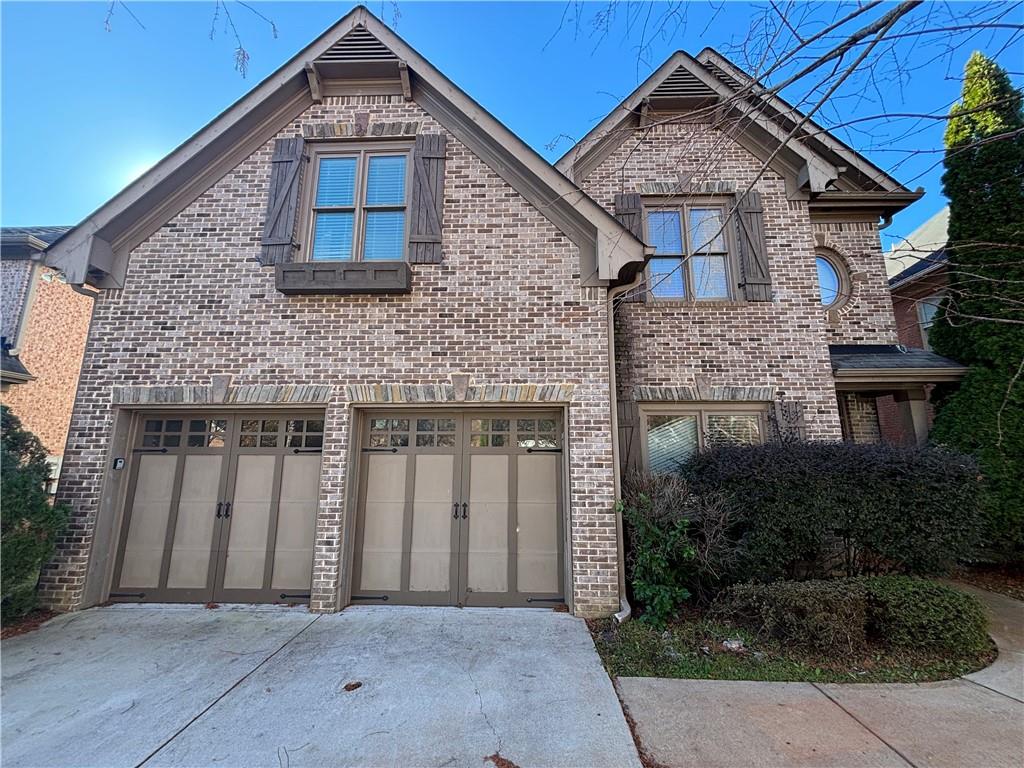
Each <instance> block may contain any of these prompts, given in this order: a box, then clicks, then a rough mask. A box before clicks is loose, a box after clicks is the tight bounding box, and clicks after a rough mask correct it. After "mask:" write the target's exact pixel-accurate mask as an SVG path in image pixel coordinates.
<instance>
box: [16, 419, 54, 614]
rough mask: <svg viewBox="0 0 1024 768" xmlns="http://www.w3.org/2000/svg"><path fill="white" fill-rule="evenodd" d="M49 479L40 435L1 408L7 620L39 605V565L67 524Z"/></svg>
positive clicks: (51, 550)
mask: <svg viewBox="0 0 1024 768" xmlns="http://www.w3.org/2000/svg"><path fill="white" fill-rule="evenodd" d="M49 477H50V465H49V464H48V463H47V461H46V451H45V450H43V446H42V444H41V443H40V442H39V438H37V437H36V436H35V435H33V434H32V433H31V432H28V431H26V430H25V429H23V428H22V426H21V421H20V420H19V419H18V417H17V416H15V415H14V414H13V413H11V410H10V409H9V408H8V407H7V406H6V405H3V406H0V494H2V501H0V591H2V600H0V617H2V621H3V623H5V624H6V623H8V622H9V621H11V620H13V619H16V618H18V617H19V616H22V615H24V614H25V613H28V612H29V611H30V610H32V608H34V607H35V604H36V582H37V581H38V580H39V569H40V568H41V567H42V565H43V564H44V563H45V562H46V561H47V560H49V559H50V557H51V555H53V549H54V542H55V540H56V538H57V534H58V533H60V531H61V530H63V528H64V526H65V525H66V524H67V510H66V509H65V508H64V507H55V506H53V505H52V504H50V497H49V495H48V494H47V492H46V482H47V480H48V479H49Z"/></svg>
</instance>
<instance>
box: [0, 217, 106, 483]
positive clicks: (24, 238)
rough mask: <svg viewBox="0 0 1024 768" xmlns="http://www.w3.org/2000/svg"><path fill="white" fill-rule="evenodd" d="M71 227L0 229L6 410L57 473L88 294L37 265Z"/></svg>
mask: <svg viewBox="0 0 1024 768" xmlns="http://www.w3.org/2000/svg"><path fill="white" fill-rule="evenodd" d="M68 229H70V227H4V228H3V229H2V230H0V294H2V305H3V306H2V313H0V314H2V318H3V331H2V336H3V339H2V358H0V362H2V365H0V382H2V384H0V386H2V395H0V399H2V401H3V403H4V404H5V405H8V406H10V408H11V410H12V411H14V413H15V414H16V415H17V416H18V418H19V419H21V421H22V423H23V424H24V425H25V428H26V429H28V430H29V431H30V432H32V433H33V434H35V435H36V436H37V437H38V438H39V439H40V440H41V441H42V443H43V446H44V447H45V448H46V452H47V453H48V454H49V457H50V462H51V464H52V465H53V467H54V479H55V480H56V477H57V474H58V473H59V470H60V461H61V457H62V456H63V455H64V443H65V442H66V441H67V436H68V425H69V424H70V422H71V409H72V407H73V406H74V403H75V389H76V388H77V386H78V372H79V369H80V368H81V366H82V355H83V353H84V352H85V339H86V336H87V335H88V333H89V318H90V316H91V314H92V301H93V300H92V297H91V296H89V295H88V293H89V292H88V291H86V290H85V289H82V288H80V287H77V286H74V285H69V284H68V281H67V280H66V279H65V278H64V276H63V275H62V274H61V273H60V272H59V271H57V270H55V269H53V268H51V267H47V266H44V264H43V252H44V251H45V249H46V247H47V246H48V245H49V244H50V243H52V242H53V241H54V240H56V239H57V238H58V237H60V236H61V235H63V234H64V233H65V232H67V231H68Z"/></svg>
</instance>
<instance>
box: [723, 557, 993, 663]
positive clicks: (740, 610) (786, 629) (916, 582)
mask: <svg viewBox="0 0 1024 768" xmlns="http://www.w3.org/2000/svg"><path fill="white" fill-rule="evenodd" d="M713 615H714V616H716V617H718V618H720V619H723V620H726V621H730V622H732V623H735V624H737V625H738V626H741V627H744V628H746V629H749V630H750V631H752V632H754V633H756V634H758V635H760V636H761V637H764V638H768V639H774V640H778V641H780V642H782V643H785V644H791V645H794V646H799V647H801V648H807V649H812V650H816V651H821V652H823V653H828V654H833V655H835V654H845V653H851V652H858V651H863V650H865V647H866V645H867V643H868V642H871V643H875V644H878V645H885V646H889V647H891V648H897V649H910V650H918V651H940V652H947V651H959V652H978V651H983V650H985V649H986V648H988V645H989V639H988V634H987V631H986V629H987V621H986V618H985V613H984V609H983V608H982V606H981V604H980V603H979V602H978V600H977V599H976V598H974V597H973V596H971V595H968V594H965V593H962V592H959V591H957V590H955V589H952V588H950V587H945V586H942V585H941V584H937V583H935V582H933V581H928V580H926V579H918V578H911V577H907V576H897V575H889V576H871V577H860V578H852V579H851V578H848V579H833V580H829V581H803V582H796V581H780V582H775V583H772V584H737V585H735V586H732V587H730V588H729V589H727V590H725V591H723V592H722V593H721V594H720V595H719V596H718V598H717V599H716V600H715V603H714V605H713Z"/></svg>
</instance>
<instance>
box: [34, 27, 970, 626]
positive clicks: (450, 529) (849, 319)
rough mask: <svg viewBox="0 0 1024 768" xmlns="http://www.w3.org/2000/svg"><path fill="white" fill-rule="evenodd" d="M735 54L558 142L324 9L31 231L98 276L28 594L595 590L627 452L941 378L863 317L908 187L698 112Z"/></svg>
mask: <svg viewBox="0 0 1024 768" xmlns="http://www.w3.org/2000/svg"><path fill="white" fill-rule="evenodd" d="M745 78H746V76H745V75H743V74H742V73H740V72H738V71H736V70H734V68H732V66H731V65H729V64H728V63H727V62H725V61H724V60H723V59H721V57H719V56H718V55H717V54H716V53H714V52H713V51H705V52H704V53H703V54H702V55H701V57H700V60H695V59H692V58H690V57H689V56H687V55H685V54H682V53H680V54H676V55H675V56H673V57H672V59H670V60H669V61H668V62H666V64H665V65H664V66H663V67H661V68H660V69H659V70H658V72H656V73H655V74H654V75H653V76H652V77H651V78H650V79H649V80H648V81H647V82H646V83H644V85H642V86H641V87H640V89H638V91H637V92H636V93H635V94H634V95H633V96H631V97H630V98H629V99H627V101H626V102H625V103H624V104H623V105H622V107H621V108H619V109H617V110H616V111H615V112H614V113H613V114H612V115H611V116H609V118H608V119H606V120H605V121H604V122H602V124H601V125H600V126H598V128H597V129H595V131H594V132H592V133H591V135H590V136H588V137H587V138H586V139H584V140H583V141H582V142H581V143H580V144H579V145H578V146H577V147H575V148H574V149H573V150H572V151H571V152H570V153H569V154H568V155H567V156H566V157H565V158H563V160H562V161H560V162H559V164H558V167H557V168H555V167H552V166H551V165H550V164H549V163H547V162H545V161H544V160H543V159H542V158H541V157H540V156H538V155H537V154H536V153H534V152H533V151H532V150H531V149H529V147H527V146H526V145H525V144H524V143H523V142H522V141H521V140H519V139H518V138H517V137H516V136H515V135H513V134H512V133H511V132H510V131H509V130H508V129H507V128H505V127H504V126H502V125H501V124H500V123H499V122H498V121H497V120H495V119H494V118H493V117H492V116H491V115H489V114H488V113H487V112H486V111H485V110H484V109H482V108H481V107H480V106H479V105H478V104H476V103H475V102H474V101H472V99H470V97H468V96H467V95H466V94H465V93H463V92H462V91H461V90H459V89H458V88H457V87H456V86H455V85H454V84H453V83H451V82H450V81H449V80H447V79H446V78H445V77H444V76H443V75H442V74H440V73H439V72H438V71H437V70H436V69H434V68H433V67H432V66H431V65H430V63H429V62H427V61H425V60H424V59H423V58H422V57H421V56H420V55H419V54H418V53H416V52H415V51H414V50H412V49H411V48H410V47H409V46H408V45H407V44H406V43H405V42H403V41H402V40H401V39H400V38H399V37H398V36H397V35H396V34H395V33H394V32H393V31H391V30H390V29H388V28H387V27H386V26H385V25H384V24H382V23H381V22H380V21H378V20H377V19H376V18H375V17H374V16H373V15H372V14H370V13H369V12H368V11H367V10H366V9H365V8H362V7H359V8H356V9H355V10H354V11H352V12H351V13H350V14H348V15H347V16H345V17H344V18H343V19H342V20H341V21H339V22H338V23H337V24H336V25H335V26H334V27H332V28H331V29H330V30H328V31H327V32H326V33H324V35H322V36H321V37H320V38H318V39H317V40H316V41H314V42H313V43H312V44H311V45H310V46H308V47H307V48H306V49H305V50H303V51H301V52H300V53H299V54H298V55H297V56H296V57H295V58H293V59H292V60H291V61H290V62H289V63H288V64H286V65H285V66H284V67H282V68H281V69H280V70H279V71H278V72H276V73H275V74H273V75H272V76H271V77H269V78H268V79H267V80H265V81H264V82H263V83H261V84H260V85H258V86H257V87H256V88H255V89H254V90H253V91H252V92H251V93H249V94H248V95H247V96H245V97H244V98H243V99H241V100H240V101H239V102H237V103H236V104H235V105H233V106H232V107H230V108H229V109H228V110H227V111H226V112H224V113H223V114H222V115H221V116H219V117H218V118H216V119H215V120H214V122H212V123H211V124H210V125H208V126H207V127H206V128H204V129H203V130H202V131H200V132H199V133H198V134H197V135H196V136H195V137H193V138H192V139H191V140H189V141H188V142H186V143H185V144H183V145H182V146H181V147H180V148H179V149H177V150H175V152H173V153H172V154H171V155H169V156H168V157H167V158H166V159H164V160H163V161H162V162H161V163H159V164H158V165H157V166H156V167H155V168H153V169H152V171H151V172H150V173H148V174H147V175H145V176H143V177H142V178H141V179H139V180H138V181H137V182H135V183H134V184H132V185H131V186H129V187H128V188H127V189H126V190H124V191H123V192H122V193H121V194H120V195H118V196H117V197H116V198H114V199H113V200H112V201H111V202H109V203H108V204H107V205H105V206H103V207H102V208H100V209H99V210H98V211H97V212H96V213H94V214H93V215H92V216H91V217H90V218H89V219H88V220H87V221H85V222H83V223H82V224H80V225H79V226H78V227H76V228H75V229H74V230H72V231H71V232H69V233H68V234H67V235H66V236H64V237H63V238H62V239H61V240H59V241H57V242H56V243H54V245H53V246H51V248H50V250H49V251H48V256H47V263H48V264H51V265H53V266H55V267H58V268H60V269H61V270H63V271H64V273H65V274H66V275H67V276H68V279H69V280H70V281H71V282H72V283H75V284H87V285H91V286H94V287H96V288H99V289H100V290H101V292H100V296H99V298H98V300H97V304H96V310H95V318H94V322H93V327H92V332H91V337H90V344H89V348H88V351H87V354H86V360H85V364H84V367H83V373H82V378H81V384H80V388H79V395H78V403H77V407H76V411H75V416H74V419H73V424H72V436H71V440H70V441H69V449H68V456H67V458H66V460H65V466H64V474H63V477H62V481H61V490H60V493H59V497H60V499H61V500H63V501H65V502H67V503H68V504H70V505H71V507H72V509H73V521H72V524H71V528H70V532H69V534H68V535H66V536H65V537H64V538H63V539H62V541H61V542H60V545H59V551H58V555H57V557H56V558H55V560H54V562H53V563H51V564H50V565H49V566H48V567H47V568H46V570H45V571H44V574H43V578H42V586H41V589H42V593H43V596H44V599H45V600H46V601H47V602H48V603H49V604H50V605H52V606H55V607H57V608H60V609H75V608H80V607H83V606H87V605H92V604H95V603H98V602H102V601H105V600H108V599H112V600H129V601H131V600H134V601H154V600H156V601H166V600H170V601H191V602H205V601H208V600H215V601H256V602H270V601H295V602H304V601H308V603H309V606H310V608H311V609H312V610H315V611H335V610H339V609H340V608H342V607H344V606H346V605H349V604H351V603H360V604H365V603H386V604H389V605H393V604H403V603H406V604H408V603H411V604H420V605H423V604H426V605H450V604H458V605H514V606H546V605H552V604H558V603H563V602H564V603H567V604H568V605H569V606H570V608H571V609H572V610H573V611H574V612H575V613H577V614H579V615H584V616H602V615H608V614H609V613H612V612H614V611H618V610H620V607H621V606H622V600H623V598H624V582H623V579H624V576H623V567H622V561H623V557H622V521H621V519H620V518H619V516H618V514H617V512H616V506H615V500H616V498H617V495H618V493H619V478H620V473H621V471H622V470H624V469H628V468H630V467H636V466H641V465H642V464H643V463H644V462H646V464H647V466H649V467H652V468H655V469H657V468H659V467H662V466H669V465H670V464H671V463H672V462H674V461H678V460H679V459H681V458H685V456H686V455H688V454H689V453H690V452H692V451H693V450H698V449H699V448H700V447H702V446H703V447H706V446H711V445H716V444H719V443H722V442H745V441H761V440H771V439H794V438H796V437H800V436H806V437H808V438H811V439H839V438H840V437H841V436H842V435H843V434H844V430H845V432H846V434H848V435H849V436H850V437H851V438H853V437H863V435H862V434H861V433H860V432H859V431H858V430H859V429H860V423H861V420H866V419H868V417H870V418H871V419H874V418H875V411H874V397H875V396H876V395H877V393H878V392H880V391H884V392H901V393H902V392H905V391H908V390H907V388H908V387H920V386H921V382H922V381H931V380H937V379H939V378H941V377H944V376H945V377H950V376H955V375H956V374H955V373H951V372H950V371H949V370H947V366H946V364H945V363H944V362H942V361H941V360H936V359H934V358H933V356H931V355H929V354H928V353H919V355H917V356H915V357H914V365H913V366H911V367H908V366H907V365H906V362H907V358H906V356H905V355H903V354H902V353H901V352H899V351H898V350H896V349H895V348H894V347H892V346H891V345H893V344H894V343H895V341H896V331H895V322H894V319H893V314H892V306H891V304H890V301H889V295H888V290H887V284H886V278H885V266H884V263H883V257H882V252H881V247H880V244H879V236H878V225H879V220H880V219H885V218H886V217H888V216H889V215H891V214H892V213H894V212H895V211H897V210H899V209H901V208H902V207H904V206H906V205H908V204H910V203H911V202H913V201H914V200H916V199H917V198H918V197H919V196H920V193H919V192H910V191H908V190H906V189H904V188H903V187H902V186H900V185H899V184H898V183H897V182H896V181H894V180H893V179H891V178H890V177H888V176H887V175H885V174H884V173H882V172H881V171H880V170H878V169H877V168H875V167H874V166H872V165H871V164H870V163H868V162H867V161H866V160H865V159H864V158H862V157H860V156H859V155H857V154H856V153H855V152H854V151H853V150H851V149H850V148H848V147H846V146H845V145H843V144H841V143H839V142H838V141H836V140H834V139H832V138H831V137H829V136H828V134H824V133H819V132H818V129H817V128H816V127H814V126H813V125H811V126H809V129H810V130H811V131H813V134H814V135H813V138H811V137H806V140H805V141H801V142H796V143H792V145H786V146H782V147H780V146H779V145H778V143H777V142H778V140H779V139H780V137H783V136H784V135H785V133H786V132H787V131H788V130H789V128H787V127H786V126H787V124H788V123H790V122H791V121H792V120H793V112H792V108H790V107H789V106H788V105H785V104H784V103H783V102H780V101H779V100H777V99H774V98H772V99H768V100H767V101H768V103H767V104H765V105H764V114H765V115H767V116H766V117H764V118H763V119H758V120H755V121H745V125H746V128H745V130H743V131H738V132H737V131H729V132H716V130H713V129H711V128H710V126H709V125H708V124H707V122H706V119H705V120H701V119H700V118H699V117H698V115H697V114H696V113H693V112H692V110H694V109H695V106H696V105H704V106H706V105H708V104H711V103H716V104H719V105H722V104H726V103H732V101H733V94H734V93H735V90H736V89H737V88H738V87H739V84H740V83H741V82H745ZM663 114H672V115H675V116H676V117H678V120H677V121H673V122H670V123H666V124H659V125H652V124H650V122H649V121H652V120H653V119H655V116H658V115H663ZM701 114H705V115H706V114H709V112H708V111H707V110H704V111H703V112H702V113H701ZM687 115H690V118H688V117H687ZM769 156H774V158H775V159H774V161H773V162H772V163H771V164H770V166H769V168H768V169H767V170H766V172H765V173H764V174H763V175H761V176H760V177H758V170H759V168H760V165H761V164H762V158H766V157H769ZM748 186H750V187H751V191H750V192H747V191H746V190H747V187H748ZM734 207H736V208H737V212H736V213H735V214H734V213H733V208H734ZM684 221H687V222H691V223H692V225H693V226H692V227H684V226H683V222H684ZM719 225H721V226H719ZM719 230H721V232H719ZM693 232H700V233H701V234H700V235H694V234H693ZM698 240H706V241H707V244H705V243H703V242H698ZM652 257H653V258H652ZM680 269H682V270H685V271H680ZM819 275H822V276H823V277H824V278H825V282H823V283H820V282H819ZM829 281H831V282H829ZM904 402H905V406H906V407H905V409H904V410H905V412H906V414H907V418H908V420H909V421H910V423H913V424H915V425H917V426H918V427H920V428H923V423H922V422H921V421H920V419H918V418H917V409H915V408H914V407H911V401H910V400H909V398H907V399H905V401H904ZM851 404H853V405H851ZM868 410H870V413H868ZM876 431H877V430H876Z"/></svg>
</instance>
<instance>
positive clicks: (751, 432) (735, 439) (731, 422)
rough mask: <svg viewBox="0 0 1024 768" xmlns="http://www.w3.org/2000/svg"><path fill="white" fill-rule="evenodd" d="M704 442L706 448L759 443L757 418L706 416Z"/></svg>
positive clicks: (748, 416)
mask: <svg viewBox="0 0 1024 768" xmlns="http://www.w3.org/2000/svg"><path fill="white" fill-rule="evenodd" d="M704 442H705V443H706V447H708V448H718V447H719V446H723V445H750V444H752V443H759V442H761V424H760V421H759V420H758V418H757V416H753V415H737V416H733V415H728V414H721V413H711V414H708V433H707V435H706V436H705V438H704Z"/></svg>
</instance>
